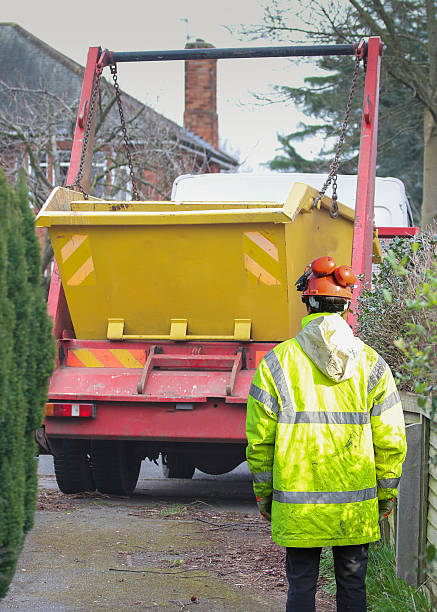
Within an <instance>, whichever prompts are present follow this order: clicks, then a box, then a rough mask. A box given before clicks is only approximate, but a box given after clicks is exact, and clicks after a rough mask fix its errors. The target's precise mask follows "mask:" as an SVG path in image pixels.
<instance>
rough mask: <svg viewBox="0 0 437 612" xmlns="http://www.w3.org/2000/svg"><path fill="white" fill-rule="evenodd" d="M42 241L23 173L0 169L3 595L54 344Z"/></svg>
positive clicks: (32, 473)
mask: <svg viewBox="0 0 437 612" xmlns="http://www.w3.org/2000/svg"><path fill="white" fill-rule="evenodd" d="M39 266H40V246H39V242H38V239H37V237H36V234H35V231H34V218H33V214H32V212H31V210H30V208H29V206H28V200H27V193H26V189H25V186H24V183H23V180H22V179H20V181H19V186H18V190H17V191H15V190H14V189H13V187H12V186H11V185H10V184H8V183H7V181H6V179H5V177H4V175H3V174H2V173H0V360H1V372H0V597H3V596H4V595H5V594H6V592H7V590H8V587H9V583H10V581H11V579H12V577H13V574H14V571H15V566H16V562H17V559H18V555H19V553H20V550H21V547H22V544H23V540H24V536H25V534H26V532H27V531H28V530H29V529H30V528H31V527H32V525H33V515H34V510H35V500H36V491H37V480H36V461H35V455H36V446H35V442H34V439H33V432H34V430H35V429H36V428H37V427H39V426H40V424H41V421H42V408H43V405H44V403H45V401H46V393H47V384H48V378H49V376H50V374H51V372H52V370H53V357H54V350H53V348H54V343H53V339H52V336H51V326H50V322H49V318H48V315H47V311H46V305H45V301H44V295H43V290H42V286H41V278H40V272H39V269H40V267H39Z"/></svg>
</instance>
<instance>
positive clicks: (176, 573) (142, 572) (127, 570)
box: [108, 567, 209, 578]
mask: <svg viewBox="0 0 437 612" xmlns="http://www.w3.org/2000/svg"><path fill="white" fill-rule="evenodd" d="M108 570H109V571H110V572H130V573H133V574H167V575H168V576H178V577H179V578H209V576H205V575H201V576H181V574H182V572H186V571H189V570H180V571H179V572H156V571H155V570H146V569H138V570H134V569H121V568H117V567H109V568H108ZM191 571H196V570H194V569H193V570H191Z"/></svg>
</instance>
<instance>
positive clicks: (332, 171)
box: [312, 53, 362, 219]
mask: <svg viewBox="0 0 437 612" xmlns="http://www.w3.org/2000/svg"><path fill="white" fill-rule="evenodd" d="M361 59H362V58H361V56H360V54H358V53H356V55H355V69H354V73H353V76H352V85H351V89H350V92H349V98H348V101H347V104H346V113H345V116H344V121H343V124H342V126H341V130H340V137H339V139H338V143H337V148H336V151H335V157H334V160H333V162H332V164H331V166H330V168H329V174H328V177H327V179H326V181H325V182H324V184H323V187H322V188H321V190H320V191H319V195H318V196H317V197H316V198H315V199H314V202H313V204H312V208H316V207H317V204H318V203H319V202H320V200H321V199H322V197H323V196H324V195H325V192H326V190H327V189H328V187H329V185H331V183H332V204H331V208H330V209H329V214H330V215H331V217H332V218H333V219H335V218H336V217H338V202H337V200H338V196H337V172H338V167H339V161H338V160H339V158H340V153H341V148H342V146H343V142H344V138H345V135H346V128H347V124H348V122H349V115H350V112H351V108H352V98H353V97H354V93H355V88H356V84H357V76H358V70H359V67H360V61H361Z"/></svg>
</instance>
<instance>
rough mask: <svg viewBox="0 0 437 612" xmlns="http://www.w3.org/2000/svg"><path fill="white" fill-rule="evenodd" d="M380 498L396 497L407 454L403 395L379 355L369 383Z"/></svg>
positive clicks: (369, 400)
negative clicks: (401, 395) (401, 396)
mask: <svg viewBox="0 0 437 612" xmlns="http://www.w3.org/2000/svg"><path fill="white" fill-rule="evenodd" d="M368 391H369V393H368V402H369V405H370V414H371V425H372V436H373V448H374V453H375V466H376V479H377V487H378V499H380V500H384V499H391V498H392V497H397V494H398V490H397V488H398V484H399V480H400V478H401V474H402V464H403V462H404V460H405V456H406V454H407V441H406V436H405V423H404V414H403V411H402V404H401V398H400V396H399V393H398V390H397V388H396V384H395V381H394V379H393V375H392V373H391V370H390V368H389V366H388V365H387V364H386V363H385V361H384V360H383V359H382V357H380V356H378V361H377V363H376V364H375V366H374V368H373V370H372V372H371V374H370V377H369V385H368Z"/></svg>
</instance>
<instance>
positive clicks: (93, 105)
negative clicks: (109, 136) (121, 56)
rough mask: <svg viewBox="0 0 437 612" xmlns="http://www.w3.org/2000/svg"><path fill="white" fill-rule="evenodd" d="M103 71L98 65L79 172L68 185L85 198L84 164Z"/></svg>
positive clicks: (86, 195)
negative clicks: (83, 182)
mask: <svg viewBox="0 0 437 612" xmlns="http://www.w3.org/2000/svg"><path fill="white" fill-rule="evenodd" d="M102 71H103V68H102V67H101V66H98V67H97V68H96V78H95V79H94V83H93V88H92V90H91V101H90V105H89V108H88V112H87V117H86V125H85V132H84V135H83V143H82V151H81V153H80V162H79V168H78V170H77V174H76V177H75V179H74V181H73V182H72V183H71V185H67V188H71V189H74V188H75V187H77V189H78V190H79V191H81V192H82V193H83V197H84V198H85V200H88V194H87V193H86V191H85V189H84V188H83V187H82V185H81V181H82V178H83V166H84V163H85V157H86V152H87V149H88V141H89V138H90V133H91V124H92V121H93V117H94V113H95V109H96V104H97V97H98V94H99V89H100V78H101V76H102Z"/></svg>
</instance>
